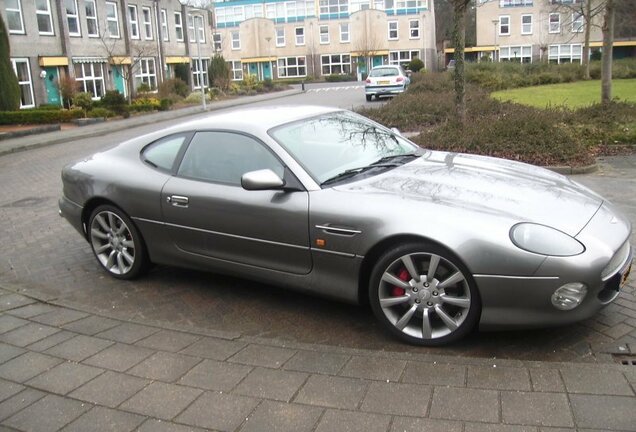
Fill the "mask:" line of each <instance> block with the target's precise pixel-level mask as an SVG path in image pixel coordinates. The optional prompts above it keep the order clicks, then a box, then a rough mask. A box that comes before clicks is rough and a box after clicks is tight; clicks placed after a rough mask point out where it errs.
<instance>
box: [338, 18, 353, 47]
mask: <svg viewBox="0 0 636 432" xmlns="http://www.w3.org/2000/svg"><path fill="white" fill-rule="evenodd" d="M349 41H351V35H350V33H349V23H344V24H340V42H341V43H348V42H349Z"/></svg>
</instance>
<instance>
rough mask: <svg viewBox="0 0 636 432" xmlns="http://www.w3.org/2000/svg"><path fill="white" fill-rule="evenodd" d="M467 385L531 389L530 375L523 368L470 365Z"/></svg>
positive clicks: (502, 388) (501, 388) (500, 388)
mask: <svg viewBox="0 0 636 432" xmlns="http://www.w3.org/2000/svg"><path fill="white" fill-rule="evenodd" d="M466 385H467V386H468V387H473V388H489V389H497V390H530V389H531V387H530V376H529V375H528V371H527V370H526V369H522V368H511V367H499V366H498V367H489V366H469V367H468V375H467V381H466Z"/></svg>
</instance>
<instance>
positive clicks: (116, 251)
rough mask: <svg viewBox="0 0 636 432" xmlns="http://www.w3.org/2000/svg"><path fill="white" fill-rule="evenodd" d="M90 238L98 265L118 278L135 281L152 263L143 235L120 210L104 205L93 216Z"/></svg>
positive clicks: (90, 223)
mask: <svg viewBox="0 0 636 432" xmlns="http://www.w3.org/2000/svg"><path fill="white" fill-rule="evenodd" d="M88 227H89V228H88V237H89V242H90V244H91V248H92V249H93V254H94V255H95V258H96V259H97V262H99V264H100V265H101V266H102V268H103V269H104V270H106V272H108V274H110V275H111V276H113V277H115V278H117V279H134V278H137V277H139V276H141V275H143V274H144V273H146V272H147V271H148V268H149V267H150V262H149V259H148V252H147V251H146V247H145V244H144V242H143V239H142V237H141V234H140V233H139V231H138V230H137V227H135V224H133V222H132V221H131V220H130V218H129V217H128V216H127V215H126V214H125V213H124V212H122V211H121V210H120V209H118V208H117V207H114V206H111V205H101V206H99V207H97V208H96V209H95V210H94V211H93V213H92V214H91V217H90V220H89V224H88Z"/></svg>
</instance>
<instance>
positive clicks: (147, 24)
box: [141, 6, 153, 40]
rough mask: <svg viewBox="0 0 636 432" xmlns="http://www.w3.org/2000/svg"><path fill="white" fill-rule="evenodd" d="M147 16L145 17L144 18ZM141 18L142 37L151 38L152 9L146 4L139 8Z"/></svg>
mask: <svg viewBox="0 0 636 432" xmlns="http://www.w3.org/2000/svg"><path fill="white" fill-rule="evenodd" d="M146 18H147V19H146ZM141 19H142V21H143V22H142V24H143V28H144V39H145V40H153V36H152V11H151V10H150V8H149V7H148V6H143V7H142V8H141Z"/></svg>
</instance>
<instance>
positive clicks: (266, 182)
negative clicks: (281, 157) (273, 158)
mask: <svg viewBox="0 0 636 432" xmlns="http://www.w3.org/2000/svg"><path fill="white" fill-rule="evenodd" d="M241 186H243V189H245V190H269V189H281V188H282V187H283V186H285V181H284V180H283V179H282V178H280V177H279V176H278V174H276V173H275V172H274V171H272V170H271V169H262V170H258V171H250V172H247V173H245V174H243V176H242V177H241Z"/></svg>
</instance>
